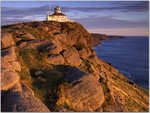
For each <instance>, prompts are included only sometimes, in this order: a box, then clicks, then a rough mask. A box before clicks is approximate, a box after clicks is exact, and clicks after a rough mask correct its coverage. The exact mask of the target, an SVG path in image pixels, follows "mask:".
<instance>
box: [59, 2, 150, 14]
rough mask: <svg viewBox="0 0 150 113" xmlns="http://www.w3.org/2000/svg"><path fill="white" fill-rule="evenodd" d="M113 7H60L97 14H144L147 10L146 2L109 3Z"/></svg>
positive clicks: (66, 9) (65, 9) (147, 3)
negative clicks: (112, 12) (110, 12)
mask: <svg viewBox="0 0 150 113" xmlns="http://www.w3.org/2000/svg"><path fill="white" fill-rule="evenodd" d="M111 3H112V4H113V5H111V6H107V7H103V6H99V7H62V9H63V10H64V11H72V10H76V11H81V12H97V11H107V10H108V11H115V10H116V11H120V12H146V11H148V9H149V2H148V1H128V2H126V1H122V2H118V1H117V2H111Z"/></svg>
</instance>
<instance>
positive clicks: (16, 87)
mask: <svg viewBox="0 0 150 113" xmlns="http://www.w3.org/2000/svg"><path fill="white" fill-rule="evenodd" d="M10 91H11V92H22V87H21V84H20V82H17V83H16V84H15V85H13V87H12V88H11V89H10Z"/></svg>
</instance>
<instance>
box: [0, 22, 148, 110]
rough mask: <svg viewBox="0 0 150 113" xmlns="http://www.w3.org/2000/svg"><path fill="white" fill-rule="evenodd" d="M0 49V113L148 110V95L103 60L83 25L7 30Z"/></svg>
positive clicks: (25, 26)
mask: <svg viewBox="0 0 150 113" xmlns="http://www.w3.org/2000/svg"><path fill="white" fill-rule="evenodd" d="M103 38H105V36H104V37H103ZM1 43H2V51H1V55H2V56H1V58H2V71H1V92H2V95H1V98H2V111H5V112H10V111H12V112H16V111H18V112H49V111H78V112H80V111H86V112H89V111H92V112H94V111H99V112H102V111H111V112H113V111H114V112H115V111H126V112H127V111H132V112H133V111H134V112H135V111H148V110H149V106H148V105H149V104H148V98H149V97H148V92H147V90H145V89H143V88H141V87H139V86H138V85H136V84H135V83H132V82H131V81H130V80H128V79H127V78H126V77H125V76H124V75H122V74H121V73H120V72H119V71H118V70H117V69H115V68H114V67H113V66H111V64H109V63H106V62H104V61H103V60H101V59H99V58H98V57H97V56H96V54H95V51H94V50H93V49H92V47H93V40H92V38H91V35H90V34H89V33H88V32H87V31H86V29H85V28H84V27H83V26H82V25H80V24H79V23H76V22H65V23H63V22H61V23H59V22H54V21H43V22H28V23H20V24H15V25H8V26H3V27H2V40H1Z"/></svg>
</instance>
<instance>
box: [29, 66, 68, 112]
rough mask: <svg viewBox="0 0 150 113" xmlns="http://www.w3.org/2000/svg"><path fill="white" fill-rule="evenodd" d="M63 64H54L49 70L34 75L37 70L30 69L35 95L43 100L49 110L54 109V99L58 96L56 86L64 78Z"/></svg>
mask: <svg viewBox="0 0 150 113" xmlns="http://www.w3.org/2000/svg"><path fill="white" fill-rule="evenodd" d="M65 67H66V66H64V65H58V66H54V67H53V68H52V69H50V70H42V72H43V73H42V74H41V75H36V74H35V72H37V71H38V70H30V73H31V76H32V79H33V83H32V86H33V90H34V92H35V96H36V97H38V98H39V99H40V100H41V101H42V102H44V103H45V104H46V105H47V107H48V108H50V110H52V111H55V110H56V106H55V105H56V101H57V98H58V90H57V86H58V85H59V84H61V83H62V82H63V80H64V73H65Z"/></svg>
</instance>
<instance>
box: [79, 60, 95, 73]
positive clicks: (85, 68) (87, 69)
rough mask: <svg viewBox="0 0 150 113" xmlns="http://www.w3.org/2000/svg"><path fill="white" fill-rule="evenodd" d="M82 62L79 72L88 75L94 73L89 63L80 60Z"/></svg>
mask: <svg viewBox="0 0 150 113" xmlns="http://www.w3.org/2000/svg"><path fill="white" fill-rule="evenodd" d="M82 62H83V63H82V64H81V65H80V68H81V70H83V71H85V72H88V73H93V72H94V70H93V69H92V67H91V63H90V61H89V60H85V59H82Z"/></svg>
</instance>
